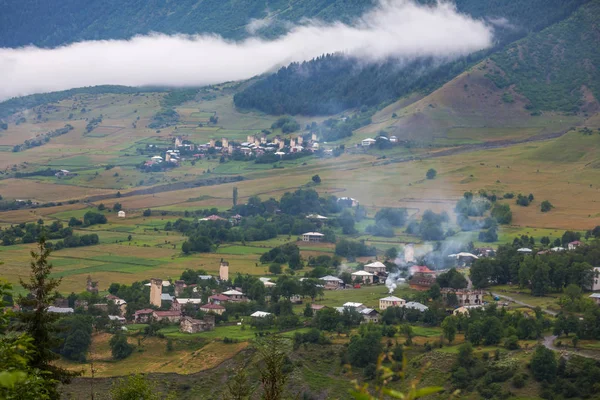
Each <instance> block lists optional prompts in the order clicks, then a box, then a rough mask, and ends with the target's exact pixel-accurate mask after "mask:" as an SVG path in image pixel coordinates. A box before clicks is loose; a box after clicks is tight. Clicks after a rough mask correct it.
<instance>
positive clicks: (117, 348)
mask: <svg viewBox="0 0 600 400" xmlns="http://www.w3.org/2000/svg"><path fill="white" fill-rule="evenodd" d="M109 344H110V350H111V353H112V357H113V358H114V359H115V360H122V359H124V358H127V357H129V356H130V355H131V353H133V346H132V345H130V344H129V343H128V342H127V336H125V335H124V334H123V333H120V332H119V333H117V334H115V335H113V337H111V338H110V341H109Z"/></svg>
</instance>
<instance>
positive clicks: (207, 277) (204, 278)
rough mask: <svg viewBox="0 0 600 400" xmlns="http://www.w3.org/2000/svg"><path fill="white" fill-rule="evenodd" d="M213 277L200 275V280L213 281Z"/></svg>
mask: <svg viewBox="0 0 600 400" xmlns="http://www.w3.org/2000/svg"><path fill="white" fill-rule="evenodd" d="M212 278H213V277H212V275H198V279H202V280H203V281H208V280H211V279H212Z"/></svg>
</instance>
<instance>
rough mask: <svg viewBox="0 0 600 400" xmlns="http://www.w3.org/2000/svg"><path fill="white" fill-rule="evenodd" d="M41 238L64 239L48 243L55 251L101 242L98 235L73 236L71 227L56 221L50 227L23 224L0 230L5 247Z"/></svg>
mask: <svg viewBox="0 0 600 400" xmlns="http://www.w3.org/2000/svg"><path fill="white" fill-rule="evenodd" d="M41 237H45V238H46V239H49V240H52V239H62V240H58V241H56V242H54V243H51V242H49V243H48V247H49V248H52V249H54V250H60V249H62V248H65V247H80V246H91V245H94V244H98V242H99V238H98V235H97V234H95V233H92V234H87V235H81V236H80V235H76V234H73V229H72V228H71V226H69V227H65V226H64V225H63V224H62V222H60V221H54V222H52V224H50V225H48V226H46V225H43V224H40V223H28V224H26V223H22V224H19V225H13V226H10V227H7V228H5V229H3V230H0V240H1V241H2V244H3V245H4V246H10V245H13V244H17V243H34V242H37V241H38V240H39V239H40V238H41Z"/></svg>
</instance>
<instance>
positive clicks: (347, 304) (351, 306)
mask: <svg viewBox="0 0 600 400" xmlns="http://www.w3.org/2000/svg"><path fill="white" fill-rule="evenodd" d="M343 307H350V308H359V307H364V304H363V303H354V302H351V301H349V302H347V303H344V305H343Z"/></svg>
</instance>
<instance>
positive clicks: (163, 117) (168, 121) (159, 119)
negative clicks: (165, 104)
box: [148, 108, 180, 129]
mask: <svg viewBox="0 0 600 400" xmlns="http://www.w3.org/2000/svg"><path fill="white" fill-rule="evenodd" d="M179 118H180V117H179V114H178V113H177V111H175V110H174V109H172V108H164V109H162V110H160V111H159V112H157V113H156V114H154V115H153V116H152V119H151V120H150V123H149V124H148V128H151V129H161V128H166V127H169V126H173V125H176V124H177V123H178V122H179Z"/></svg>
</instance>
